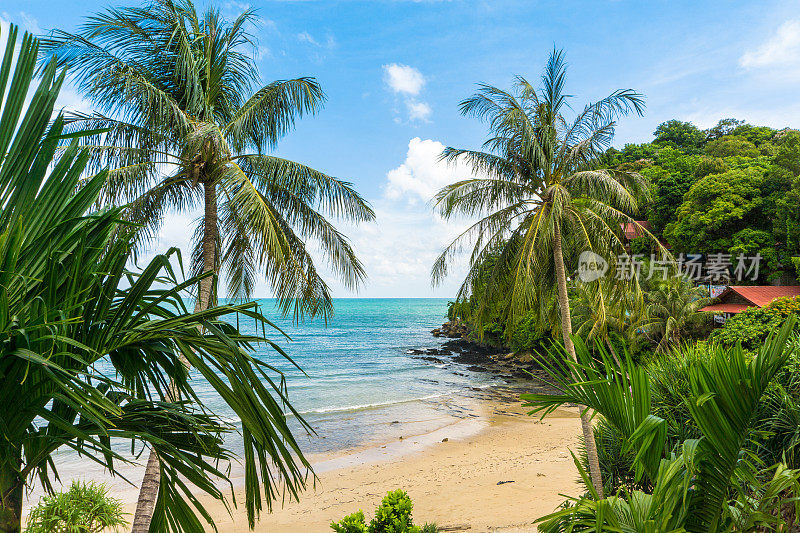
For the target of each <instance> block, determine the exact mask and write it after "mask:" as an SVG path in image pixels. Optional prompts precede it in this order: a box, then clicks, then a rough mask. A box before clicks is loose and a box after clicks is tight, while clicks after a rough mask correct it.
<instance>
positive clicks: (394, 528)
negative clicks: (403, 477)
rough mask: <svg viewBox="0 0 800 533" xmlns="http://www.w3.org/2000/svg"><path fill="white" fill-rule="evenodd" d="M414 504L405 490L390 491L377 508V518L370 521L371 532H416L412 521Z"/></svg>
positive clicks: (416, 529)
mask: <svg viewBox="0 0 800 533" xmlns="http://www.w3.org/2000/svg"><path fill="white" fill-rule="evenodd" d="M413 507H414V504H413V503H412V502H411V498H409V497H408V494H406V492H405V491H403V490H401V489H397V490H395V491H393V492H388V493H387V494H386V496H384V497H383V500H382V501H381V504H380V505H379V506H378V508H377V509H376V510H375V518H373V519H372V520H371V521H370V523H369V533H406V532H409V533H416V532H417V531H418V528H414V526H413V524H412V522H411V510H412V509H413Z"/></svg>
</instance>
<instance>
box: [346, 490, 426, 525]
mask: <svg viewBox="0 0 800 533" xmlns="http://www.w3.org/2000/svg"><path fill="white" fill-rule="evenodd" d="M413 508H414V504H413V502H412V501H411V498H409V496H408V494H406V492H405V491H403V490H401V489H397V490H395V491H389V492H387V493H386V496H384V497H383V500H381V504H380V505H379V506H378V508H377V509H375V518H373V519H372V520H370V522H369V524H367V523H366V521H365V518H364V512H363V511H361V510H359V511H356V512H355V513H353V514H350V515H347V516H345V517H344V518H343V519H341V520H340V521H339V522H333V523H331V529H333V530H334V531H335V532H336V533H436V532H437V531H438V530H439V529H438V528H437V527H436V524H429V523H426V524H425V525H424V526H415V525H414V523H413V520H412V519H411V511H412V509H413Z"/></svg>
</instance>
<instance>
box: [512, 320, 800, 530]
mask: <svg viewBox="0 0 800 533" xmlns="http://www.w3.org/2000/svg"><path fill="white" fill-rule="evenodd" d="M793 328H794V321H793V320H789V321H788V322H787V323H786V324H785V325H784V326H783V327H781V328H780V330H779V331H777V332H775V333H773V334H772V335H771V336H770V337H769V338H768V339H767V340H766V342H765V343H764V344H763V345H762V346H761V347H760V348H759V350H758V353H757V354H756V355H755V357H752V358H749V357H747V355H746V354H745V352H744V351H743V350H742V349H741V347H739V346H735V347H733V348H724V347H721V346H709V347H707V350H706V353H705V354H704V356H702V357H691V359H690V361H689V363H688V365H687V366H686V377H687V380H686V381H685V383H686V385H687V386H686V390H685V396H684V397H683V399H682V402H681V405H682V407H683V408H684V409H685V410H686V415H687V420H688V421H689V422H690V427H692V428H696V433H697V434H696V435H692V436H690V437H688V438H686V439H684V440H682V441H680V442H671V439H670V438H669V436H670V434H671V433H672V434H673V436H674V433H673V432H672V430H671V428H670V424H669V423H668V420H667V419H665V418H663V417H662V416H660V413H658V412H657V411H656V410H655V409H654V405H653V386H652V384H651V381H650V379H649V378H648V373H647V371H646V369H645V368H644V367H642V366H638V365H636V364H634V363H633V362H632V361H631V360H630V358H627V361H626V363H625V364H624V365H623V366H622V367H619V366H618V365H617V364H616V363H615V362H614V360H613V359H612V357H611V356H610V355H609V354H608V353H607V352H606V351H605V350H603V349H602V347H599V348H598V350H597V352H599V359H600V364H599V366H598V363H597V362H596V360H595V359H593V357H592V354H591V353H590V351H589V349H588V347H587V346H586V345H585V344H584V343H583V342H581V341H580V340H579V339H576V351H577V354H578V360H577V361H575V360H573V359H572V358H571V357H569V356H568V355H567V354H565V353H564V352H563V350H562V351H561V353H560V354H558V353H551V358H550V359H547V360H544V361H543V362H544V363H545V364H546V365H547V368H548V372H549V375H550V377H551V381H552V385H553V386H555V387H556V388H557V389H558V391H559V393H558V394H556V395H545V394H528V395H525V396H524V399H525V400H526V401H527V402H528V403H527V404H526V405H528V406H529V407H531V408H532V411H531V414H534V413H542V414H543V416H546V415H547V414H548V413H550V412H552V410H554V409H555V408H557V407H559V406H561V405H563V404H565V403H578V404H581V405H585V406H587V407H588V408H591V409H594V410H595V411H596V412H597V413H599V415H600V416H602V419H603V420H604V422H605V423H606V424H608V426H609V427H611V428H613V430H614V431H615V432H616V434H617V436H618V438H619V440H620V441H621V445H620V447H621V449H622V450H624V451H626V452H628V454H629V455H628V457H629V458H630V463H631V466H632V477H633V479H634V481H635V482H636V483H638V484H640V485H642V486H644V487H646V489H644V490H642V489H641V488H629V487H627V486H622V487H620V488H619V490H617V491H616V492H615V493H613V495H611V496H609V497H607V498H603V497H602V496H600V495H599V494H598V493H597V492H596V491H594V488H593V486H592V484H591V483H590V482H589V479H588V476H587V475H586V474H585V470H583V468H582V467H581V466H580V462H579V461H577V460H576V464H577V465H578V466H579V468H580V470H581V472H582V475H583V476H584V478H585V482H586V484H587V487H588V489H589V494H588V496H585V497H581V498H576V499H573V500H572V501H571V502H569V503H568V504H567V505H566V506H565V507H564V508H563V509H561V510H559V511H556V512H555V513H553V514H551V515H549V516H547V517H544V518H543V519H541V522H542V523H541V525H540V530H542V531H553V532H555V531H620V530H622V531H632V532H649V531H664V532H667V531H690V532H717V531H731V530H737V531H753V530H755V528H761V527H767V528H775V529H777V530H781V527H784V528H785V527H786V525H787V524H785V522H784V519H783V515H782V513H781V511H782V508H783V507H784V506H786V505H790V506H793V507H795V513H796V511H797V510H798V509H797V507H800V504H798V501H797V499H796V498H795V497H794V495H796V494H800V484H799V483H798V478H799V477H800V470H794V469H792V468H790V467H789V466H788V465H787V464H786V463H785V460H786V459H785V458H783V457H781V458H777V459H776V460H773V461H771V462H768V463H765V462H763V461H762V460H761V459H760V458H759V457H758V455H757V454H756V453H751V452H750V451H749V450H750V449H751V443H752V442H753V441H754V440H756V441H757V440H758V439H759V436H761V437H762V438H763V435H764V434H762V433H761V432H760V431H758V430H759V429H762V428H760V427H759V425H760V424H759V411H760V409H761V408H762V406H763V405H764V402H765V400H766V399H767V398H768V397H769V395H770V389H771V388H772V387H774V386H777V385H778V382H779V380H780V378H781V375H782V374H783V372H784V370H785V369H786V367H787V365H788V364H789V361H790V358H791V356H792V346H793V345H792V343H790V342H789V340H790V339H789V336H790V334H791V332H792V330H793ZM597 352H596V353H597ZM784 433H785V432H784ZM795 439H796V436H795ZM795 442H796V441H795ZM773 459H774V458H773ZM795 516H796V514H795ZM789 525H791V524H789Z"/></svg>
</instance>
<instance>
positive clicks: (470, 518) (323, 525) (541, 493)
mask: <svg viewBox="0 0 800 533" xmlns="http://www.w3.org/2000/svg"><path fill="white" fill-rule="evenodd" d="M479 406H480V408H479V410H478V413H477V414H476V415H475V416H472V417H470V418H469V419H465V420H462V421H459V422H456V423H454V424H452V425H449V426H447V427H444V428H441V429H438V430H436V431H434V432H432V433H428V434H425V435H408V436H405V437H404V438H403V439H398V440H397V441H396V442H391V443H386V444H384V445H379V446H374V447H370V448H365V449H361V450H357V451H354V452H352V453H347V454H343V455H340V456H336V457H331V458H329V459H327V460H325V461H321V462H320V461H315V465H316V467H315V468H316V469H317V472H318V479H317V482H316V487H309V489H308V491H306V492H305V493H304V494H303V495H302V498H301V501H300V502H291V503H287V504H286V505H284V506H283V507H280V505H279V506H278V507H276V508H275V509H274V511H273V513H272V514H269V515H263V516H262V518H261V521H260V522H259V523H258V525H257V526H256V531H259V532H301V531H309V532H324V531H330V527H329V524H330V522H331V521H332V520H338V519H340V518H342V517H343V516H345V515H347V514H349V513H352V512H354V511H356V510H358V509H363V511H364V513H365V515H366V516H367V519H368V520H369V518H371V517H372V514H373V513H374V509H375V507H376V506H377V505H378V503H379V502H380V500H381V498H382V497H383V496H384V494H385V493H386V492H387V491H388V490H394V489H397V488H402V489H403V490H405V491H407V492H408V493H409V495H410V496H411V498H412V499H413V501H414V513H413V516H414V520H415V523H418V524H423V523H425V522H436V524H437V525H438V526H439V527H440V528H442V529H443V530H444V531H469V532H470V533H472V532H483V531H486V532H489V531H504V532H505V531H509V532H511V531H520V532H521V531H535V530H536V527H535V526H534V525H533V522H534V521H535V520H536V519H537V518H539V517H541V516H543V515H545V514H547V513H549V512H552V511H553V510H554V509H555V508H556V506H558V505H559V504H560V503H561V502H562V501H563V500H564V498H563V497H562V496H561V495H560V494H573V495H574V494H577V493H578V492H579V491H580V488H579V486H578V484H577V483H576V479H577V477H578V474H577V472H576V469H575V466H574V464H573V462H572V458H571V456H570V455H569V451H568V450H569V449H573V450H577V446H578V435H579V433H580V421H579V419H578V416H577V411H576V410H574V409H569V410H567V409H565V410H560V411H557V412H556V413H554V414H553V415H551V416H550V417H548V418H547V419H546V420H545V421H543V422H540V421H539V420H538V418H532V417H528V416H526V415H525V414H524V409H523V408H522V407H521V406H520V404H519V402H518V401H517V400H515V399H514V396H512V395H507V396H506V397H502V398H498V397H490V398H488V399H483V400H480V401H479ZM444 439H446V440H445V441H444V442H443V440H444ZM237 499H239V501H243V497H242V498H241V499H240V498H238V497H237ZM211 508H212V509H214V515H215V518H216V520H217V524H218V525H219V528H220V531H222V532H224V533H238V532H242V533H244V532H245V531H248V528H247V520H246V515H245V512H244V509H243V508H241V507H240V509H238V510H236V511H235V512H234V516H233V517H231V516H229V515H228V514H227V513H226V512H225V510H224V508H222V506H220V505H214V504H212V506H211Z"/></svg>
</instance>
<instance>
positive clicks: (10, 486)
mask: <svg viewBox="0 0 800 533" xmlns="http://www.w3.org/2000/svg"><path fill="white" fill-rule="evenodd" d="M23 488H24V483H23V482H22V480H21V479H20V478H19V474H18V472H17V471H16V470H15V469H14V468H11V467H10V466H9V465H5V466H3V467H2V468H0V532H1V533H19V532H20V531H21V528H22V492H23V491H22V489H23Z"/></svg>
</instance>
